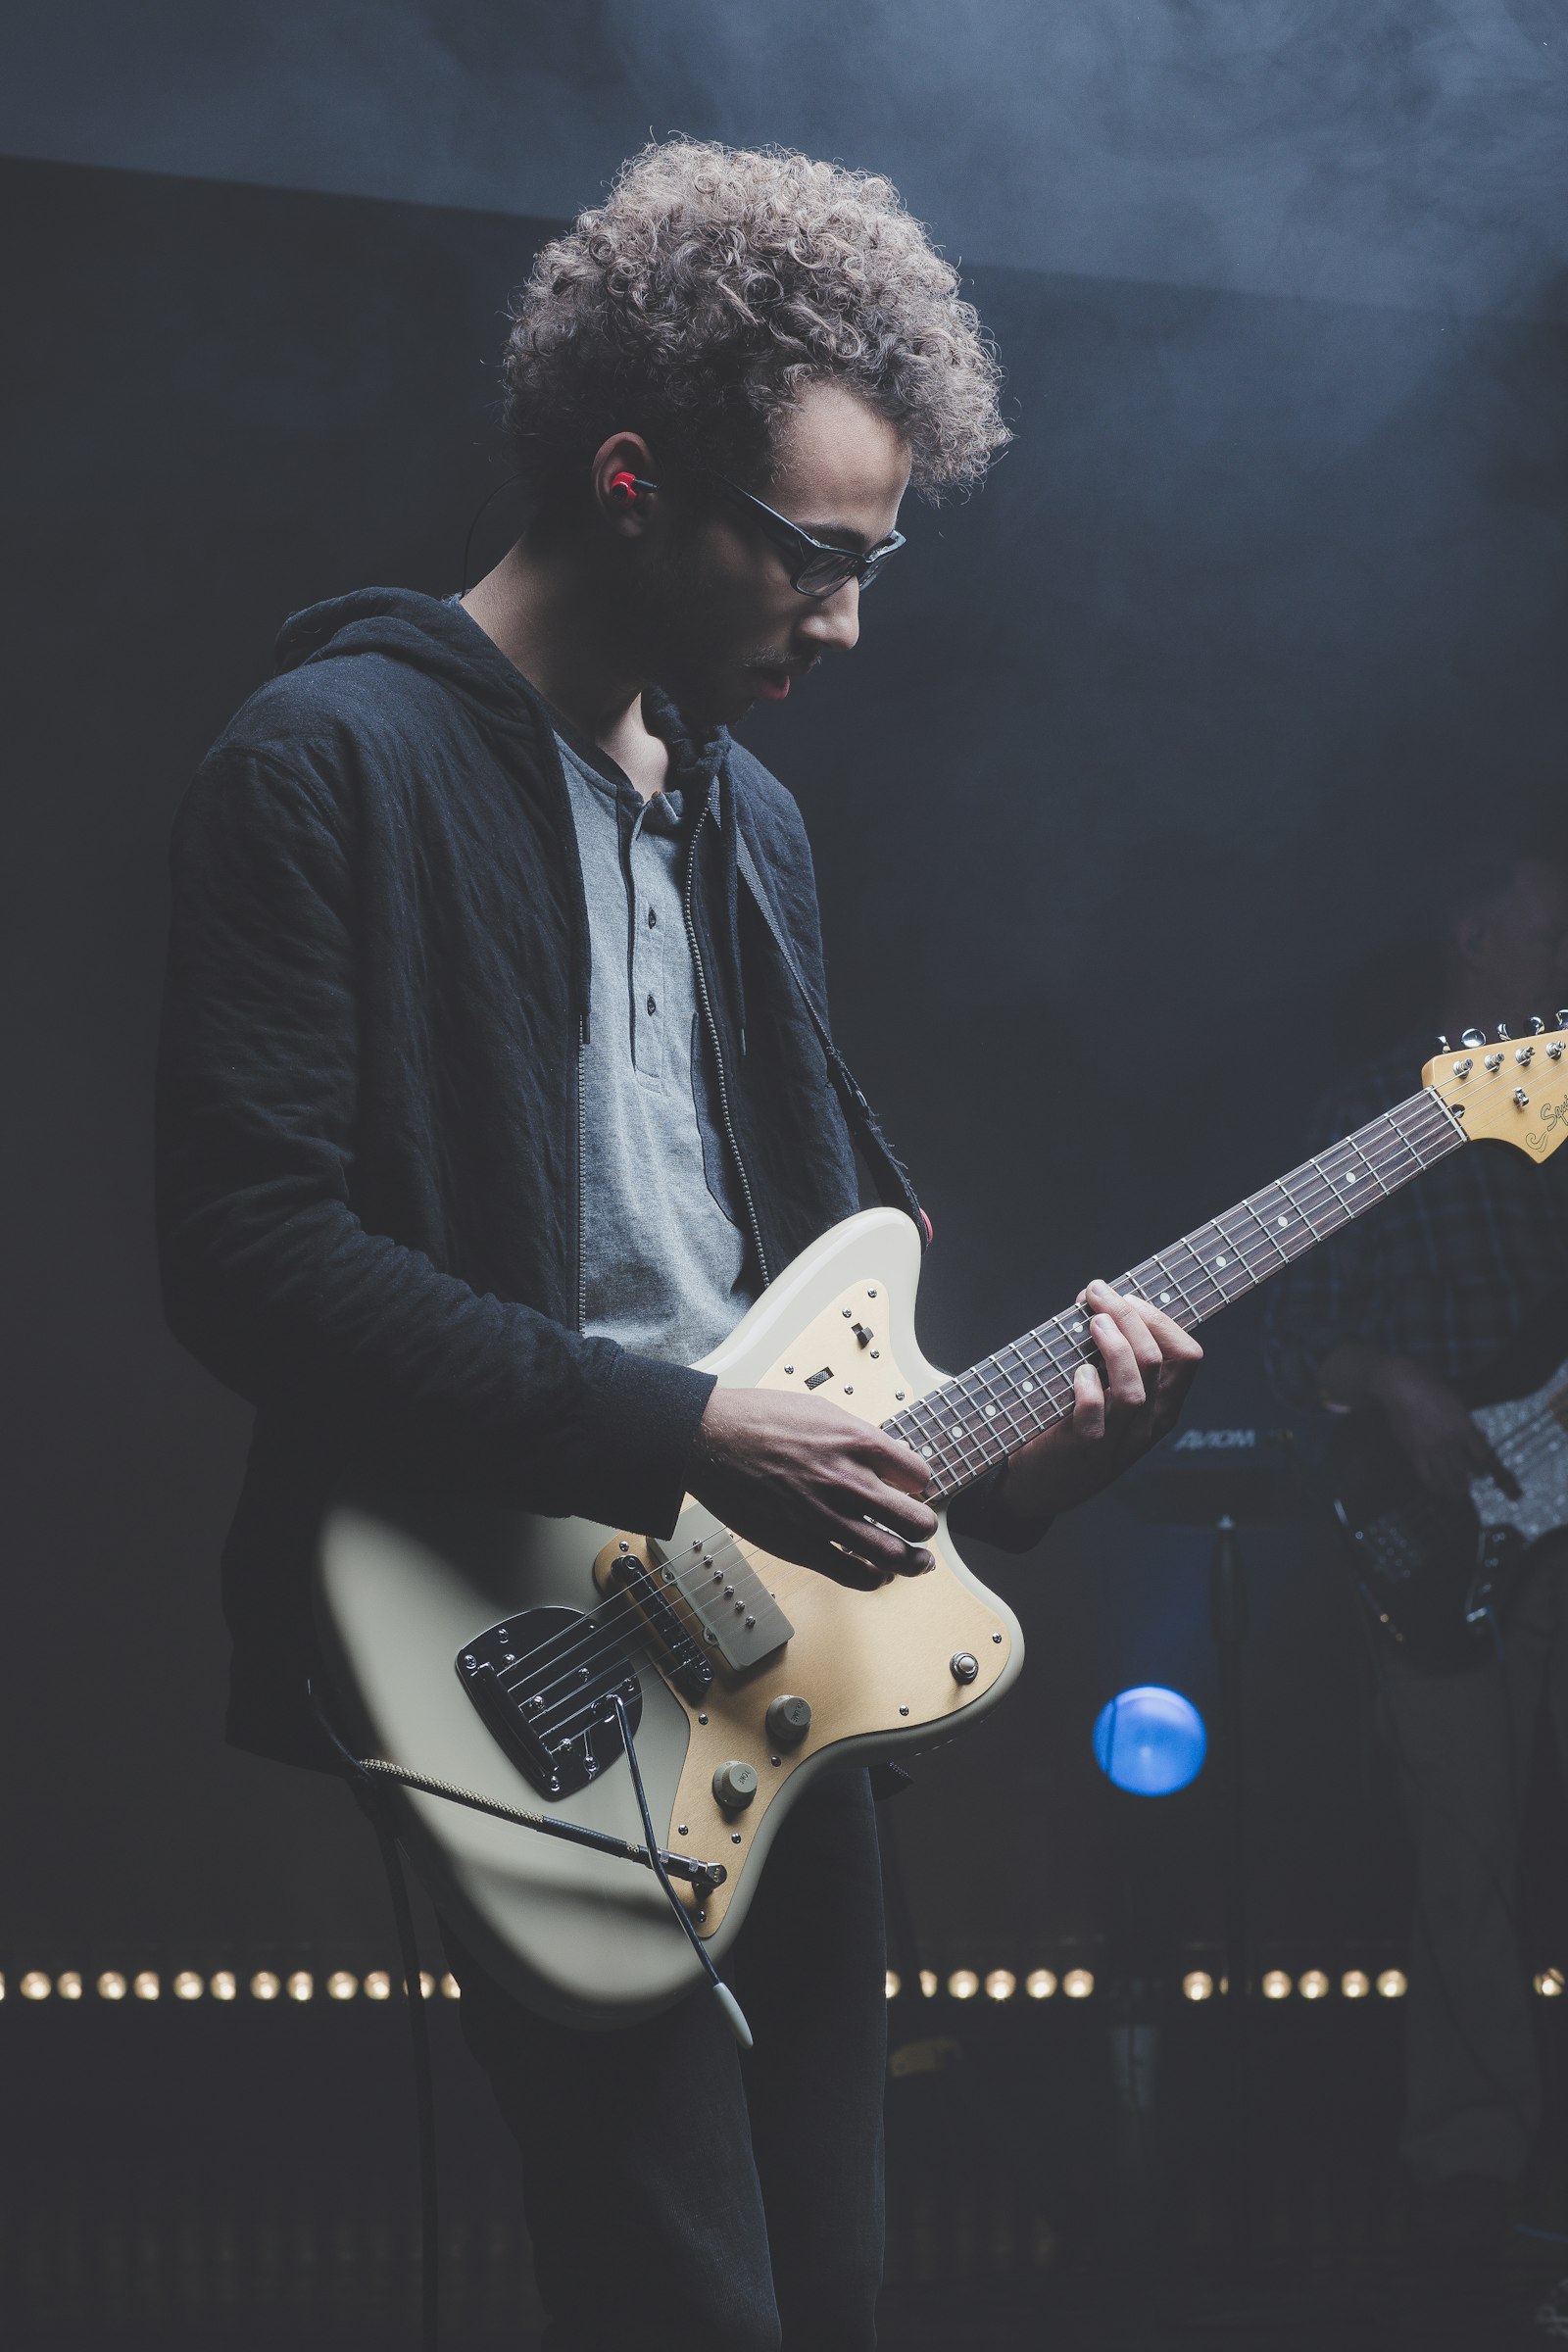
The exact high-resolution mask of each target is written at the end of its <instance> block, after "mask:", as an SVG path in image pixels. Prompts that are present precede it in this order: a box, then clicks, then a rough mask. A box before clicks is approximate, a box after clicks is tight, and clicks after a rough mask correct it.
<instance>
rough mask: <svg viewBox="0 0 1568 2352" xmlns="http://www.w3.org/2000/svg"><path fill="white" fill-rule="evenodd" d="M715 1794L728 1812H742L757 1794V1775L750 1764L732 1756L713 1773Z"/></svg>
mask: <svg viewBox="0 0 1568 2352" xmlns="http://www.w3.org/2000/svg"><path fill="white" fill-rule="evenodd" d="M713 1794H714V1796H715V1797H716V1798H717V1799H718V1801H719V1803H720V1804H721V1805H722V1806H723V1808H724V1810H725V1812H726V1813H740V1812H743V1811H744V1810H745V1808H746V1806H748V1805H749V1804H750V1803H751V1801H752V1799H753V1797H754V1796H755V1795H756V1794H757V1775H756V1773H755V1772H754V1771H753V1770H752V1767H751V1766H750V1764H743V1763H742V1762H741V1761H740V1758H739V1757H738V1756H731V1758H730V1760H729V1762H728V1763H727V1764H720V1766H719V1767H718V1770H717V1771H716V1772H715V1773H714V1775H713Z"/></svg>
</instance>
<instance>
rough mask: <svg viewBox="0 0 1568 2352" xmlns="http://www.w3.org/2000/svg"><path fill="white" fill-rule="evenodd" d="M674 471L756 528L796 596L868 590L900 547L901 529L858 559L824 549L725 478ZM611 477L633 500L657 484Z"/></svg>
mask: <svg viewBox="0 0 1568 2352" xmlns="http://www.w3.org/2000/svg"><path fill="white" fill-rule="evenodd" d="M676 470H677V471H678V472H684V473H690V474H691V475H692V478H693V479H694V480H696V481H702V482H711V484H712V486H713V488H714V489H715V490H717V491H718V492H719V493H720V494H721V495H722V496H723V497H725V498H727V499H728V500H729V502H730V504H731V505H732V506H735V507H738V508H739V509H740V510H741V512H742V513H743V514H745V515H750V516H751V517H752V520H753V521H754V522H755V523H756V524H757V526H758V528H759V530H760V531H762V532H764V533H765V535H766V536H767V537H768V538H769V539H771V540H772V542H773V544H774V546H775V547H778V548H782V549H783V551H784V554H785V555H786V557H787V558H788V559H789V564H790V586H791V587H792V588H795V589H798V590H799V592H800V594H801V595H802V596H812V597H818V596H832V595H833V594H834V593H835V591H836V590H838V589H840V588H842V587H844V586H845V585H846V583H847V582H848V581H850V580H858V582H859V584H860V586H861V587H862V588H869V587H870V585H871V582H872V581H873V580H874V579H875V578H876V575H877V573H878V572H879V571H880V570H881V568H882V566H883V564H885V563H886V562H887V560H888V558H889V556H893V555H897V553H898V551H899V549H900V548H901V547H903V546H904V544H905V539H904V533H903V532H902V531H889V533H888V535H887V537H886V538H885V539H879V540H878V541H877V543H876V545H875V547H872V548H868V549H867V550H866V552H865V554H864V555H863V556H862V555H858V554H857V553H856V551H855V549H854V548H851V547H829V546H828V544H827V542H826V540H825V539H813V538H812V537H811V534H810V532H809V531H803V530H802V529H801V526H800V524H799V523H798V522H791V520H790V519H789V516H788V515H778V514H775V512H774V510H773V509H772V508H771V507H765V506H764V505H763V504H762V502H761V500H760V498H754V497H753V496H752V493H751V492H750V490H743V489H742V488H741V486H740V484H739V482H732V481H731V480H730V479H729V477H728V475H727V474H722V473H703V472H700V471H699V470H698V469H697V468H696V467H695V466H680V467H677V468H676ZM617 478H618V479H621V480H624V481H625V482H626V484H627V485H628V488H627V490H626V491H625V492H624V493H622V495H623V496H629V497H633V498H635V497H636V495H637V493H638V492H639V491H642V490H657V489H658V488H659V484H658V483H657V482H650V481H646V480H645V479H644V478H643V477H642V475H641V474H626V475H623V476H620V477H617Z"/></svg>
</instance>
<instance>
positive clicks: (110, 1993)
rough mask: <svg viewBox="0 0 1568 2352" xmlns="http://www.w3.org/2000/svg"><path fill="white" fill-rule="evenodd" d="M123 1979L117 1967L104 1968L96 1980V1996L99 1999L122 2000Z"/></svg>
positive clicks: (123, 1992) (123, 1994) (123, 1993)
mask: <svg viewBox="0 0 1568 2352" xmlns="http://www.w3.org/2000/svg"><path fill="white" fill-rule="evenodd" d="M124 1997H125V1980H124V1978H123V1976H122V1975H121V1973H120V1971H119V1969H118V1968H106V1969H105V1970H104V1973H103V1975H102V1976H101V1977H100V1978H99V1980H98V1998H99V1999H100V2000H101V2001H123V1999H124Z"/></svg>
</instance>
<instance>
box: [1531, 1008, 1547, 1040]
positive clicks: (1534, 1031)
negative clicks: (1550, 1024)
mask: <svg viewBox="0 0 1568 2352" xmlns="http://www.w3.org/2000/svg"><path fill="white" fill-rule="evenodd" d="M1545 1026H1546V1024H1545V1022H1544V1020H1543V1019H1542V1017H1541V1015H1540V1013H1539V1012H1533V1013H1532V1014H1531V1015H1530V1034H1531V1035H1532V1037H1539V1036H1540V1035H1541V1032H1542V1031H1543V1029H1544V1027H1545Z"/></svg>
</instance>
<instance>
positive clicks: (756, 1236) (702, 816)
mask: <svg viewBox="0 0 1568 2352" xmlns="http://www.w3.org/2000/svg"><path fill="white" fill-rule="evenodd" d="M708 814H709V811H708V809H702V810H701V811H700V813H699V815H698V818H697V822H696V823H695V824H694V825H693V827H692V834H691V842H690V845H689V847H688V849H687V852H686V887H685V889H684V890H683V891H682V893H681V912H682V914H683V916H684V917H685V922H686V944H687V946H688V947H689V948H690V950H691V957H692V971H693V974H694V975H695V977H696V981H697V1002H698V1004H699V1005H701V1007H702V1014H703V1027H704V1028H705V1030H706V1031H707V1033H708V1042H709V1044H710V1045H711V1047H712V1049H713V1075H714V1077H715V1079H716V1080H717V1085H718V1116H719V1122H720V1124H721V1125H722V1127H723V1130H724V1141H725V1143H726V1145H727V1146H728V1148H729V1155H730V1159H731V1161H732V1162H733V1164H734V1168H735V1173H736V1175H737V1176H738V1177H739V1178H740V1186H741V1198H742V1200H743V1201H745V1203H746V1222H747V1225H748V1226H749V1228H750V1230H751V1237H752V1248H753V1249H754V1250H756V1252H757V1267H758V1272H759V1273H760V1276H761V1279H762V1288H763V1289H764V1290H765V1289H766V1288H767V1285H768V1283H769V1281H770V1280H771V1279H772V1278H771V1276H770V1275H769V1273H768V1270H767V1253H766V1251H765V1250H763V1248H762V1234H761V1228H760V1225H759V1224H758V1222H757V1203H756V1201H754V1200H753V1199H752V1185H751V1179H750V1177H749V1176H748V1175H747V1173H746V1162H745V1161H744V1160H743V1159H742V1157H741V1148H740V1145H739V1144H738V1143H737V1142H736V1140H735V1124H734V1121H733V1120H732V1119H731V1117H730V1111H729V1084H728V1081H727V1080H726V1078H725V1075H724V1055H723V1053H722V1051H721V1049H720V1046H719V1042H718V1023H717V1022H716V1021H715V1020H714V1018H713V1005H712V1000H711V997H710V996H709V993H708V974H707V972H706V971H705V970H704V969H703V952H702V950H701V948H700V947H699V946H698V944H697V925H696V922H695V921H694V919H693V916H692V900H693V896H694V893H695V890H696V884H697V844H698V841H699V840H700V838H701V836H702V830H703V825H704V822H705V821H706V819H707V817H708Z"/></svg>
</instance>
